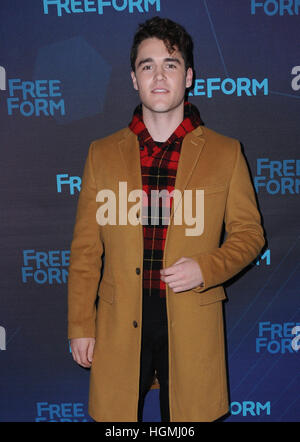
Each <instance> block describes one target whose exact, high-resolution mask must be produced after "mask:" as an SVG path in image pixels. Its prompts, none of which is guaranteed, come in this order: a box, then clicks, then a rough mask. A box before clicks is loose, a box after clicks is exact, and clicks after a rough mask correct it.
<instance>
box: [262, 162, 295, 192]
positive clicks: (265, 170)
mask: <svg viewBox="0 0 300 442" xmlns="http://www.w3.org/2000/svg"><path fill="white" fill-rule="evenodd" d="M256 173H257V175H256V176H255V177H254V185H255V189H256V192H257V193H258V192H259V190H260V188H264V189H265V190H266V191H267V192H268V193H269V194H270V195H276V194H281V195H286V194H291V195H294V194H299V188H300V179H299V178H298V177H299V176H300V160H296V159H291V160H280V161H274V160H273V161H271V160H269V158H258V159H257V172H256Z"/></svg>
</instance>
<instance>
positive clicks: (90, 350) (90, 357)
mask: <svg viewBox="0 0 300 442" xmlns="http://www.w3.org/2000/svg"><path fill="white" fill-rule="evenodd" d="M94 345H95V343H94V342H90V345H89V347H88V353H87V359H88V362H89V363H90V364H91V363H92V360H93V354H94Z"/></svg>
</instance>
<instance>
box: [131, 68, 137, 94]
mask: <svg viewBox="0 0 300 442" xmlns="http://www.w3.org/2000/svg"><path fill="white" fill-rule="evenodd" d="M131 79H132V83H133V87H134V89H135V90H136V91H138V90H139V87H138V84H137V79H136V76H135V73H134V72H133V71H131Z"/></svg>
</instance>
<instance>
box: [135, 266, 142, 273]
mask: <svg viewBox="0 0 300 442" xmlns="http://www.w3.org/2000/svg"><path fill="white" fill-rule="evenodd" d="M135 273H136V274H137V275H139V274H140V273H141V269H140V268H139V267H137V268H136V269H135Z"/></svg>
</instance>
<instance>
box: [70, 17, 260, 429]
mask: <svg viewBox="0 0 300 442" xmlns="http://www.w3.org/2000/svg"><path fill="white" fill-rule="evenodd" d="M192 48H193V44H192V40H191V38H190V36H189V35H188V34H187V33H186V31H185V30H184V29H183V28H182V27H181V26H180V25H178V24H176V23H174V22H172V21H171V20H168V19H161V18H159V17H155V18H153V19H150V20H148V21H146V22H145V23H144V24H143V25H141V26H140V28H139V30H138V31H137V33H136V35H135V37H134V42H133V46H132V50H131V65H132V72H131V76H132V81H133V87H134V88H135V89H136V90H137V91H138V93H139V97H140V101H141V105H139V106H138V107H137V108H136V110H135V112H134V115H133V118H132V121H131V122H130V124H129V127H128V128H125V129H122V130H121V131H119V132H117V133H115V134H113V135H111V136H109V137H106V138H105V139H102V140H97V141H95V142H93V143H92V144H91V147H90V150H89V154H88V158H87V161H86V164H85V169H84V173H83V178H82V188H81V192H80V196H79V202H78V210H77V217H76V224H75V229H74V237H73V241H72V246H71V260H70V268H69V338H70V340H71V348H72V354H73V358H74V359H75V360H76V361H77V362H78V363H79V364H80V365H82V366H83V367H91V379H90V397H89V413H90V415H91V416H92V417H93V419H94V420H96V421H106V422H114V421H117V422H118V421H119V422H120V421H136V420H138V421H141V420H142V412H143V404H144V398H145V395H146V393H147V391H148V390H149V388H150V387H151V385H152V383H154V381H155V380H156V382H158V383H159V386H160V406H161V417H162V421H171V422H178V421H182V422H188V421H190V422H191V421H194V422H195V421H213V420H216V419H217V418H219V417H221V416H223V415H224V414H226V413H227V411H228V399H227V385H226V364H225V352H224V332H223V316H222V300H224V299H225V293H224V290H223V287H222V284H223V283H224V282H225V281H226V280H228V279H229V278H231V277H233V276H234V275H235V274H237V273H238V272H239V271H241V270H242V269H243V268H244V267H245V266H247V265H248V264H249V263H250V262H251V261H253V260H254V259H255V258H256V256H257V255H258V253H259V252H260V250H261V248H262V246H263V244H264V238H263V230H262V227H261V224H260V216H259V213H258V210H257V207H256V202H255V196H254V191H253V187H252V185H251V181H250V177H249V173H248V169H247V166H246V162H245V159H244V158H243V156H242V153H241V149H240V144H239V143H238V142H237V141H236V140H233V139H231V138H228V137H225V136H222V135H219V134H217V133H216V132H214V131H212V130H209V129H207V128H205V127H204V126H203V125H202V123H201V120H200V116H199V113H198V111H197V109H196V108H195V106H193V105H191V104H189V103H187V102H186V101H185V94H186V91H187V89H188V88H189V87H191V85H192V81H193V54H192ZM125 185H126V186H125ZM125 191H126V192H127V193H126V192H125ZM163 191H165V193H164V194H163ZM187 191H189V192H187ZM200 191H203V192H204V201H203V200H202V199H201V195H202V194H201V193H199V192H200ZM124 192H125V193H126V195H125V196H126V203H124V199H123V196H124ZM138 192H140V193H138ZM155 192H156V193H155ZM159 192H160V193H159ZM161 192H162V193H161ZM172 192H173V193H172ZM176 192H177V193H176ZM185 192H186V193H185ZM178 193H179V195H181V197H180V196H179V198H178ZM128 195H129V196H128ZM136 195H139V198H140V200H139V199H138V198H137V197H136ZM153 195H154V196H153ZM159 195H169V198H160V197H159ZM186 195H189V197H188V196H187V197H186ZM190 195H192V197H191V198H190ZM199 195H200V198H199ZM134 196H135V198H134ZM137 201H138V202H140V204H139V205H138V204H137ZM133 202H134V203H136V204H132V203H133ZM199 206H200V207H199ZM114 208H117V209H118V210H117V212H118V213H117V214H115V213H114V210H113V209H114ZM134 210H135V211H134ZM195 212H196V217H193V216H192V215H193V214H194V213H195ZM133 213H134V215H133ZM127 214H128V217H127ZM191 219H192V220H194V224H195V227H194V228H191V227H190V226H191V223H190V222H189V221H190V220H191ZM201 220H202V221H203V222H202V221H201ZM200 221H201V222H200ZM224 222H225V228H226V233H227V237H226V240H225V241H224V242H223V243H222V244H220V238H221V235H222V227H223V223H224ZM103 257H105V260H104V266H102V263H103ZM102 270H103V275H102V276H101V271H102ZM99 281H100V284H99ZM97 294H99V296H100V298H99V299H100V300H99V303H98V305H97V304H96V297H97Z"/></svg>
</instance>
